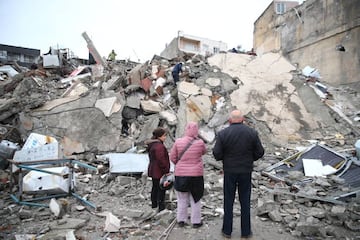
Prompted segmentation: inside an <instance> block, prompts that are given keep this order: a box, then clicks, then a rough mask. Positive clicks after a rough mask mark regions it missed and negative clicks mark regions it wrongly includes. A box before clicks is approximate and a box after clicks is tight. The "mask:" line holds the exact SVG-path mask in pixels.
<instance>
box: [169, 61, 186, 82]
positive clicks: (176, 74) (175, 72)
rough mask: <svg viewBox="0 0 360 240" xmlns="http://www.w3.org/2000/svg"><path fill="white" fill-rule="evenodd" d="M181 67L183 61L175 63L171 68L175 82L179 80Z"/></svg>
mask: <svg viewBox="0 0 360 240" xmlns="http://www.w3.org/2000/svg"><path fill="white" fill-rule="evenodd" d="M182 67H183V62H180V63H178V64H176V65H175V67H174V68H173V70H172V72H171V73H172V76H173V79H174V83H175V84H177V83H178V82H179V81H180V73H182V72H183V70H182Z"/></svg>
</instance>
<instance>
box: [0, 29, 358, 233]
mask: <svg viewBox="0 0 360 240" xmlns="http://www.w3.org/2000/svg"><path fill="white" fill-rule="evenodd" d="M83 37H84V38H85V40H86V42H87V44H88V48H89V50H90V52H91V53H92V54H93V57H94V58H95V60H96V62H97V63H98V64H96V65H87V66H83V65H74V66H73V65H71V64H70V65H67V66H66V69H67V71H64V72H62V71H59V69H52V68H44V66H39V68H38V69H37V70H29V71H24V72H22V73H18V74H16V75H12V76H11V75H7V76H6V77H3V76H4V75H1V76H2V78H3V80H1V81H0V95H1V99H0V123H1V124H2V125H0V140H1V141H5V140H6V141H10V142H12V143H14V144H15V145H16V146H17V148H16V150H14V151H13V150H12V151H13V152H14V155H12V154H11V155H10V154H8V155H6V157H5V158H11V159H12V160H14V161H23V162H26V161H27V160H31V161H39V162H41V161H46V160H49V159H58V160H59V159H62V158H66V159H74V160H78V161H82V162H86V163H87V164H89V165H90V166H93V168H94V169H95V170H96V173H95V172H89V171H88V170H89V169H88V168H86V167H84V166H83V165H81V164H80V163H79V164H78V163H77V164H74V166H71V168H67V167H66V166H62V167H63V170H64V169H66V171H65V170H64V171H65V172H64V171H63V170H61V171H60V172H57V173H59V174H60V175H61V174H62V176H58V175H59V174H58V175H56V174H55V175H54V176H55V177H58V180H59V181H60V182H62V181H63V183H61V184H59V183H56V186H60V185H61V186H63V187H62V188H61V187H56V189H54V186H55V184H51V187H52V189H51V191H52V190H57V189H58V188H61V189H62V190H61V191H62V192H64V191H65V193H67V191H68V189H69V186H68V185H67V184H69V182H73V183H74V190H75V189H76V192H77V193H76V194H75V193H74V192H72V194H74V195H75V196H77V197H78V199H76V198H70V197H69V198H66V200H67V202H66V203H65V202H62V201H61V200H60V199H58V200H55V199H54V200H51V201H50V209H47V208H45V207H43V206H40V208H30V206H28V205H26V204H14V202H13V199H12V198H11V197H9V196H8V195H9V194H4V196H5V197H4V198H2V199H1V200H0V216H1V219H2V220H1V221H0V230H1V231H0V238H2V237H3V238H4V239H12V238H15V237H16V236H17V237H18V238H20V236H25V237H26V236H37V237H39V239H159V236H163V233H164V232H166V231H167V230H168V229H174V231H176V226H175V227H174V224H173V223H174V219H175V217H176V196H175V194H174V192H173V191H168V192H167V195H166V205H167V206H166V210H165V211H162V212H160V213H157V212H154V211H153V210H152V209H151V206H150V205H149V198H150V189H151V180H150V178H148V177H147V175H146V171H147V165H148V156H147V153H146V146H145V144H144V141H145V140H148V139H149V138H150V137H151V136H152V131H153V129H155V128H156V127H158V126H162V127H165V128H167V129H168V136H169V137H168V138H166V141H165V146H166V147H167V148H168V149H170V148H171V146H172V144H173V143H174V141H175V139H176V138H177V137H180V136H182V134H183V132H184V127H185V125H186V123H187V122H188V121H197V122H199V125H200V131H199V133H200V137H201V138H202V139H203V140H204V141H205V142H206V144H207V147H208V154H206V155H205V156H204V158H203V159H204V163H205V175H204V178H205V196H204V198H203V199H202V206H203V208H202V215H203V221H204V223H205V224H204V226H203V228H206V230H204V232H206V233H207V234H208V237H207V238H206V239H216V237H214V236H212V235H211V234H212V233H213V232H214V231H215V230H216V231H218V230H219V231H220V229H219V227H218V226H220V225H221V223H220V222H221V219H222V216H223V209H222V207H223V205H222V201H223V194H222V185H223V182H222V175H221V169H222V165H221V162H216V161H214V159H213V157H212V155H211V149H212V146H213V144H214V140H215V136H216V132H218V131H219V130H221V129H222V128H224V127H226V126H227V125H228V113H229V112H230V111H231V110H232V109H234V108H238V109H240V110H241V111H242V112H243V113H244V115H245V120H246V124H249V125H250V126H252V127H254V128H255V129H256V130H257V131H258V132H259V136H260V137H261V139H262V142H263V143H264V145H265V148H266V155H265V156H264V158H263V159H260V160H259V161H257V162H256V163H255V166H254V167H255V171H254V172H253V179H252V184H253V191H252V200H253V201H252V207H253V210H255V214H254V215H257V216H258V219H260V221H263V222H261V223H262V224H266V223H267V222H268V220H271V221H273V222H276V223H277V225H276V226H277V228H279V229H278V231H279V232H281V233H282V234H284V235H286V236H289V238H287V239H295V238H297V237H299V238H304V237H307V238H320V239H321V238H327V237H331V238H335V239H345V238H347V239H352V238H355V237H356V236H357V235H358V232H357V231H359V221H360V218H359V214H358V213H359V212H360V203H359V196H360V191H359V187H360V181H359V178H358V176H359V175H360V164H358V161H359V160H358V158H359V150H358V153H357V154H356V151H355V150H356V149H359V147H358V146H357V145H358V144H357V145H356V147H354V143H355V142H356V141H358V142H359V140H358V139H359V137H360V134H359V130H358V128H359V126H360V122H359V121H357V120H355V119H356V117H359V114H358V113H359V108H360V106H359V101H358V99H357V95H358V92H359V89H358V88H357V87H356V86H355V87H354V86H337V87H334V86H330V85H327V84H326V78H325V77H322V78H321V80H322V82H321V83H320V82H319V81H318V79H317V80H316V81H313V80H312V79H311V80H310V81H308V80H309V77H311V76H310V74H312V72H313V70H312V71H310V72H309V71H305V74H304V71H303V70H301V69H296V68H295V67H294V66H293V65H292V64H290V63H289V62H288V61H287V60H286V59H285V58H283V57H281V56H280V55H279V54H277V53H268V54H264V55H261V56H254V55H246V54H237V53H230V52H228V53H221V54H217V55H214V56H212V57H208V58H205V57H201V56H197V55H196V56H188V55H184V56H182V57H179V59H163V58H161V57H159V56H154V58H153V59H152V60H151V61H147V62H145V63H143V64H140V63H134V62H130V61H120V60H115V61H111V62H106V61H105V60H104V59H103V58H101V56H100V55H99V54H98V53H97V51H96V48H95V46H94V44H93V43H92V42H91V40H90V39H89V38H88V36H87V34H86V33H84V34H83ZM179 61H183V62H184V64H185V65H186V67H185V70H186V71H185V72H186V74H185V75H184V76H183V77H182V78H181V79H180V80H181V81H180V82H179V83H177V84H175V83H174V81H173V79H172V75H171V69H172V67H173V66H174V65H175V64H177V63H178V62H179ZM44 63H45V65H46V64H47V63H46V60H45V62H44ZM305 70H306V69H305ZM315 70H316V69H315ZM0 72H1V71H0ZM316 76H317V75H316ZM317 78H318V76H317ZM314 90H316V92H315V91H314ZM324 90H326V91H325V93H324ZM317 92H321V93H322V94H324V95H323V97H321V99H319V95H317ZM13 129H15V130H16V131H15V130H13ZM24 140H26V142H25V143H24V142H23V141H24ZM309 142H311V147H308V144H309ZM0 146H1V144H0ZM299 149H301V150H299ZM8 150H9V149H8V148H7V149H6V150H5V151H8ZM1 154H2V152H1V151H0V156H2V155H1ZM3 158H4V157H3ZM314 165H317V166H319V168H314ZM329 169H330V170H331V171H326V172H324V170H329ZM44 170H45V171H47V170H48V171H51V172H52V171H55V169H54V168H49V167H46V168H44ZM69 170H71V171H73V173H74V174H73V175H74V179H73V180H72V181H69V179H68V178H67V177H68V176H67V174H68V173H69ZM30 173H31V174H30V177H28V176H26V177H24V182H26V178H29V179H30V180H31V181H32V182H34V181H35V182H36V183H41V184H40V185H39V184H30V185H31V187H30V188H29V187H28V186H26V187H25V186H24V190H28V188H29V190H31V191H26V192H23V196H24V198H26V199H31V198H34V199H36V201H35V202H36V203H39V204H40V203H42V202H45V200H44V199H43V198H42V197H39V198H36V195H37V194H40V195H42V194H44V195H46V194H47V193H46V191H40V190H45V189H48V188H47V187H46V186H45V184H46V183H47V182H52V181H53V177H54V176H51V179H49V178H48V176H50V175H49V173H41V176H38V175H36V176H31V175H32V174H33V173H32V172H30ZM11 174H14V175H15V177H16V176H18V174H19V172H18V171H14V172H13V173H11V171H9V169H7V167H6V166H5V167H4V169H2V170H0V189H1V190H4V193H5V192H6V193H14V192H19V190H20V189H19V186H11V187H10V181H9V179H10V175H11ZM28 174H29V173H28ZM27 185H29V184H27ZM79 199H81V200H82V203H81V204H84V203H85V205H79V204H80V203H79V201H77V200H79ZM90 200H91V202H94V203H95V205H96V206H97V207H96V208H95V211H93V209H91V210H89V211H84V210H85V209H86V210H87V209H88V206H92V205H91V203H90V202H89V201H90ZM17 203H20V202H17ZM36 203H35V204H36ZM47 203H48V202H47ZM87 203H88V204H87ZM239 213H240V207H239V206H238V205H234V215H235V216H238V215H239ZM103 217H106V219H105V226H104V227H100V225H101V224H100V225H99V222H101V221H103V220H104V219H103ZM181 231H183V232H184V234H185V238H186V236H196V233H198V232H195V230H194V229H192V228H188V227H185V228H183V229H181ZM255 231H256V229H255ZM184 234H183V235H182V236H184ZM194 234H195V235H194ZM255 234H256V232H255ZM40 236H41V238H40ZM291 237H293V238H291ZM170 239H176V238H170ZM199 239H200V237H199Z"/></svg>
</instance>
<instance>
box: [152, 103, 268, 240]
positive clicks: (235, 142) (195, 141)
mask: <svg viewBox="0 0 360 240" xmlns="http://www.w3.org/2000/svg"><path fill="white" fill-rule="evenodd" d="M229 123H230V125H229V126H228V127H227V128H225V129H223V130H221V131H220V132H219V133H218V134H217V137H216V142H215V146H214V148H213V150H212V153H213V155H214V157H215V159H216V160H218V161H220V160H221V161H222V162H223V172H224V181H223V182H224V183H223V194H224V204H223V205H224V218H223V226H222V234H223V236H224V237H226V238H230V237H231V233H232V227H233V226H232V225H233V204H234V200H235V193H236V189H238V194H239V201H240V206H241V236H242V237H244V238H246V237H251V236H252V231H251V223H250V197H251V173H252V170H253V162H254V161H256V160H258V159H259V158H261V157H262V156H263V155H264V148H263V146H262V144H261V141H260V138H259V136H258V134H257V132H256V131H255V130H254V129H252V128H250V127H249V126H247V125H246V124H244V117H243V116H242V114H241V112H240V111H239V110H234V111H232V112H231V113H230V117H229ZM198 134H199V129H198V124H197V123H195V122H189V123H188V124H187V125H186V128H185V134H184V136H183V137H181V138H178V139H176V141H175V143H174V145H173V146H172V148H171V150H170V154H169V153H168V151H167V149H166V147H165V145H164V141H165V139H166V135H167V132H166V130H165V129H164V128H157V129H155V130H154V131H153V136H152V139H151V141H149V142H148V154H149V159H150V161H149V167H148V176H149V177H151V178H152V189H151V206H152V208H158V209H159V211H162V210H164V209H165V190H164V189H162V188H161V187H160V178H161V177H162V176H163V175H164V174H167V173H169V171H170V161H171V162H172V163H174V165H175V171H174V174H175V183H174V188H175V190H176V195H177V215H176V218H177V222H178V224H179V226H181V227H182V226H184V225H185V224H186V223H187V219H188V212H187V210H188V206H189V204H190V207H191V215H190V222H191V224H192V226H193V227H194V228H198V227H201V226H202V225H203V223H202V221H201V201H200V200H201V198H202V197H203V194H204V164H203V161H202V155H204V154H205V153H206V151H207V150H206V145H205V143H204V141H203V140H201V139H199V138H198Z"/></svg>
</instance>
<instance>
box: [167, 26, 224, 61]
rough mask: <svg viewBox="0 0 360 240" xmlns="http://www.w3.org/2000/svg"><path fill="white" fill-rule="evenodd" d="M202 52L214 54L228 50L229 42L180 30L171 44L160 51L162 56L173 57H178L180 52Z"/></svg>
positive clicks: (203, 53) (206, 54) (201, 53)
mask: <svg viewBox="0 0 360 240" xmlns="http://www.w3.org/2000/svg"><path fill="white" fill-rule="evenodd" d="M181 51H182V52H186V53H190V54H200V55H203V56H209V55H213V54H215V53H219V52H225V51H227V44H226V43H224V42H221V41H215V40H211V39H207V38H201V37H196V36H192V35H187V34H183V33H182V32H179V35H178V37H176V38H174V39H173V40H172V41H171V43H170V44H169V45H167V46H166V48H165V49H164V50H163V51H162V52H161V53H160V56H161V57H164V58H167V59H173V58H175V57H178V56H179V54H180V52H181Z"/></svg>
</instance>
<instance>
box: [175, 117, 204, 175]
mask: <svg viewBox="0 0 360 240" xmlns="http://www.w3.org/2000/svg"><path fill="white" fill-rule="evenodd" d="M198 134H199V129H198V125H197V123H195V122H189V123H188V124H187V126H186V129H185V134H184V137H182V138H178V139H177V140H176V141H175V143H174V145H173V146H172V148H171V150H170V160H171V161H172V162H173V163H174V164H175V176H189V177H197V176H203V175H204V166H203V161H202V158H201V157H202V155H204V154H205V153H206V147H205V143H204V141H203V140H201V139H197V136H198ZM194 138H196V139H195V141H193V143H192V144H191V146H190V147H189V148H188V149H187V150H186V152H185V153H184V154H183V155H182V158H181V159H180V160H179V161H177V158H178V156H179V155H180V154H181V153H182V152H183V150H184V149H185V147H186V145H187V144H188V143H189V142H190V141H191V140H192V139H194Z"/></svg>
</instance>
